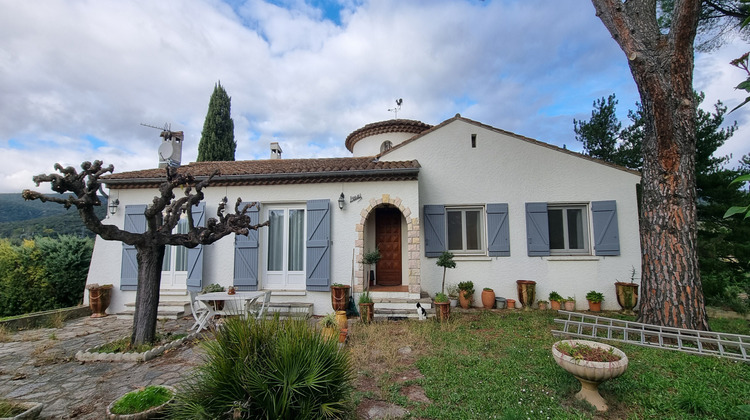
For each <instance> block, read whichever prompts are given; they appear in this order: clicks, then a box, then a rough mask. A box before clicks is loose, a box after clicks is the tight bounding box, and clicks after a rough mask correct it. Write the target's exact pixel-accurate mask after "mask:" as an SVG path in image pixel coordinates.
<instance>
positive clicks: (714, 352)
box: [552, 311, 750, 363]
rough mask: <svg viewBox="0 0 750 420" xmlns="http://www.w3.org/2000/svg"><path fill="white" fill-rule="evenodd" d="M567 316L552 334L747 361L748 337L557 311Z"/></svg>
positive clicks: (749, 346) (749, 338)
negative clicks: (559, 327) (559, 328)
mask: <svg viewBox="0 0 750 420" xmlns="http://www.w3.org/2000/svg"><path fill="white" fill-rule="evenodd" d="M558 313H559V314H560V315H562V316H564V317H565V316H567V319H555V323H558V324H562V329H561V330H553V331H552V335H554V336H555V337H578V338H589V339H601V340H613V341H621V342H624V343H628V344H635V345H637V346H644V347H657V348H662V349H666V350H677V351H682V352H685V353H692V354H698V355H701V356H718V357H726V358H730V359H737V360H741V361H743V362H745V363H750V358H749V357H748V353H750V336H747V335H739V334H727V333H720V332H711V331H699V330H690V329H685V328H674V327H662V326H658V325H651V324H642V323H640V322H632V321H625V320H622V319H615V318H606V317H603V316H596V315H588V314H583V313H579V312H568V311H558Z"/></svg>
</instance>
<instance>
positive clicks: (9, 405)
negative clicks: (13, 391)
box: [0, 398, 26, 418]
mask: <svg viewBox="0 0 750 420" xmlns="http://www.w3.org/2000/svg"><path fill="white" fill-rule="evenodd" d="M24 411H26V409H25V408H23V406H21V405H18V404H16V403H13V402H12V401H8V400H6V399H4V398H0V418H5V417H14V416H17V415H19V414H21V413H23V412H24Z"/></svg>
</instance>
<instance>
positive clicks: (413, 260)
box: [354, 194, 422, 293]
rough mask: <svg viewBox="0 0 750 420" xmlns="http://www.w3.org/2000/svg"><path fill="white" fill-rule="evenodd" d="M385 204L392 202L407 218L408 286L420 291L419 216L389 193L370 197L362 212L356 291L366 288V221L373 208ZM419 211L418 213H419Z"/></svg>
mask: <svg viewBox="0 0 750 420" xmlns="http://www.w3.org/2000/svg"><path fill="white" fill-rule="evenodd" d="M384 204H390V205H392V206H394V207H396V208H398V209H399V211H400V212H401V215H402V216H403V217H404V219H405V220H406V247H407V249H406V252H407V255H406V261H407V264H408V267H409V270H408V278H409V282H408V287H409V293H420V292H421V290H422V284H421V265H420V264H421V260H420V255H421V252H422V250H421V248H422V247H421V244H420V242H419V217H411V216H412V211H411V209H410V208H409V207H406V206H404V205H403V202H402V201H401V199H400V198H398V197H395V198H391V196H390V195H389V194H383V195H382V196H381V197H380V198H377V199H376V198H372V199H370V204H369V205H368V206H367V208H364V209H362V211H361V212H360V216H361V218H360V220H359V223H358V224H357V225H356V227H355V229H356V231H357V240H356V241H355V243H354V252H355V254H356V260H357V270H356V274H355V282H354V291H355V292H357V293H360V292H362V291H363V290H364V279H365V266H364V264H362V256H363V255H364V247H365V222H366V221H367V218H368V217H369V216H370V214H371V213H372V211H373V210H375V209H376V208H377V207H380V206H382V205H384ZM418 214H419V213H417V215H418Z"/></svg>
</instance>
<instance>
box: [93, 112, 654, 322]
mask: <svg viewBox="0 0 750 420" xmlns="http://www.w3.org/2000/svg"><path fill="white" fill-rule="evenodd" d="M346 147H347V148H348V149H349V150H350V151H351V152H352V153H353V156H352V157H346V158H330V159H282V158H281V148H280V147H278V144H276V145H272V149H273V154H272V158H271V159H268V160H256V161H236V162H197V163H190V164H188V165H183V166H181V168H180V170H181V171H185V172H188V173H190V174H192V175H194V176H197V177H202V176H207V175H208V174H210V173H212V172H213V171H214V170H215V169H220V172H221V175H219V176H217V177H215V178H214V181H213V182H212V183H211V185H210V186H209V187H208V188H206V189H205V190H204V192H205V195H206V199H205V200H204V202H203V205H202V206H201V208H196V209H195V210H194V214H202V215H203V219H202V220H205V219H206V218H207V217H212V216H214V215H215V214H216V210H217V206H218V203H219V201H220V200H221V199H223V198H224V197H228V198H229V202H230V203H233V202H234V200H235V199H236V197H242V199H243V201H245V202H252V201H258V202H259V203H260V205H259V209H258V210H257V211H256V212H255V213H253V215H252V216H253V218H254V219H255V220H270V222H271V223H270V226H269V227H267V228H262V229H261V230H260V231H259V232H258V233H256V234H251V235H250V237H244V236H237V237H234V236H232V237H227V238H224V239H222V240H220V241H219V242H217V243H215V244H213V245H208V246H203V247H202V248H199V249H197V250H186V249H184V248H183V249H180V248H175V247H172V249H170V250H168V253H167V256H166V257H165V263H164V271H163V274H162V283H161V289H162V297H161V299H162V300H169V299H185V296H186V290H188V289H191V290H197V289H200V288H201V287H202V286H205V285H207V284H211V283H219V284H222V285H224V286H229V285H235V286H236V287H237V288H238V289H239V290H271V291H272V297H271V302H272V303H281V302H304V303H309V304H312V310H313V312H314V313H315V314H324V313H326V312H330V311H331V303H330V302H331V301H330V293H329V286H330V285H331V284H333V283H342V284H350V283H352V282H353V285H354V290H355V291H356V292H359V291H362V289H363V285H364V279H365V278H367V276H366V273H365V271H366V270H367V267H364V266H363V265H362V264H361V257H362V255H363V254H364V253H365V252H368V251H371V250H374V249H375V248H376V247H377V248H379V250H380V251H381V254H382V255H383V259H382V260H381V261H380V262H379V263H378V265H377V269H376V272H377V276H376V279H377V280H376V284H375V285H374V286H373V287H372V288H371V290H372V291H373V292H385V291H387V292H389V293H390V295H389V296H390V297H400V298H403V299H406V300H405V302H410V301H409V300H408V299H412V300H411V302H413V301H415V299H418V298H419V297H420V295H422V296H424V295H425V294H429V295H430V296H434V294H435V293H436V292H439V291H440V287H441V280H442V274H443V273H442V269H441V268H440V267H438V266H436V265H435V261H436V257H437V256H439V255H440V253H442V251H444V250H450V251H451V252H453V253H454V254H455V255H456V258H455V260H456V263H457V267H456V268H455V269H452V270H449V271H448V277H447V282H452V283H458V282H459V281H466V280H471V281H473V282H474V285H475V289H476V291H477V292H476V293H477V294H476V296H475V305H480V304H481V300H480V299H479V294H480V293H481V291H482V288H483V287H491V288H493V289H494V290H495V293H496V294H497V295H498V296H504V297H508V298H516V296H517V292H516V280H521V279H523V280H534V281H536V283H537V286H536V288H537V299H546V298H547V295H548V294H549V292H550V291H552V290H554V291H557V292H559V293H560V294H561V295H563V296H574V297H575V298H576V300H577V303H578V305H579V308H585V307H586V300H585V295H586V293H587V292H588V291H589V290H596V291H599V292H603V293H604V295H605V301H604V303H603V306H604V308H606V309H617V308H618V305H617V299H616V296H615V287H614V283H615V282H616V281H627V280H628V279H629V272H630V270H631V268H632V267H635V268H636V270H639V268H640V254H641V252H640V243H639V234H638V209H637V200H636V185H637V184H638V183H639V182H640V174H639V173H637V172H634V171H631V170H628V169H625V168H622V167H618V166H615V165H611V164H608V163H605V162H602V161H599V160H596V159H592V158H590V157H587V156H583V155H581V154H578V153H574V152H571V151H568V150H565V149H560V148H558V147H556V146H552V145H549V144H546V143H543V142H540V141H536V140H533V139H530V138H526V137H523V136H519V135H517V134H513V133H510V132H507V131H503V130H500V129H497V128H494V127H490V126H487V125H484V124H481V123H479V122H476V121H472V120H469V119H466V118H463V117H461V116H460V115H456V116H455V117H454V118H451V119H448V120H446V121H444V122H442V123H440V124H438V125H436V126H430V125H427V124H424V123H422V122H419V121H412V120H403V119H395V120H388V121H382V122H377V123H373V124H369V125H366V126H364V127H362V128H360V129H358V130H356V131H354V132H352V133H351V134H350V135H349V136H348V137H347V139H346ZM163 177H164V170H163V169H148V170H142V171H135V172H126V173H115V174H113V175H111V176H109V177H107V179H106V185H107V187H108V188H109V189H110V198H111V200H114V199H118V200H119V207H118V209H117V211H116V213H115V214H112V215H109V216H108V220H107V222H109V223H112V224H115V225H117V226H120V227H125V228H126V229H129V230H138V229H144V228H145V227H144V225H143V223H141V221H142V220H143V210H144V209H145V206H146V205H148V203H150V202H151V201H152V199H153V197H154V196H155V195H156V186H157V185H158V184H159V183H160V182H161V181H162V179H163ZM178 228H179V227H178ZM132 255H133V250H132V249H129V247H128V246H124V245H123V244H122V243H120V242H111V241H104V240H102V239H101V238H97V241H96V245H95V248H94V254H93V258H92V262H91V269H90V271H89V278H88V282H89V283H100V284H102V283H112V284H114V285H115V289H116V291H115V292H113V296H112V303H111V306H110V309H109V311H110V312H112V313H118V312H123V311H124V310H125V309H126V304H128V303H131V304H132V302H134V300H135V291H134V290H135V285H136V283H135V282H136V281H137V278H136V276H135V275H134V271H133V269H134V266H133V261H134V258H133V256H132ZM639 271H640V270H639ZM352 279H353V280H352ZM412 305H413V304H412ZM377 307H378V305H377V304H376V309H377Z"/></svg>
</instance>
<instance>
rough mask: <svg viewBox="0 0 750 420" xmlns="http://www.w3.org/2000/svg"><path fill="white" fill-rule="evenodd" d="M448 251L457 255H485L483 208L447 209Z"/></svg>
mask: <svg viewBox="0 0 750 420" xmlns="http://www.w3.org/2000/svg"><path fill="white" fill-rule="evenodd" d="M445 213H446V227H447V231H448V232H447V233H448V250H449V251H451V252H455V253H463V254H479V253H484V236H483V233H482V232H483V228H482V224H483V222H482V219H483V216H482V213H483V211H482V208H481V207H467V208H446V209H445Z"/></svg>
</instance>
